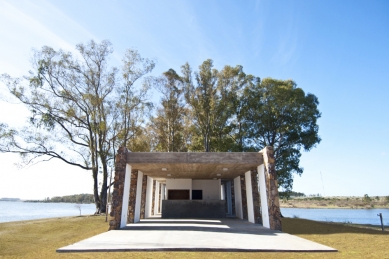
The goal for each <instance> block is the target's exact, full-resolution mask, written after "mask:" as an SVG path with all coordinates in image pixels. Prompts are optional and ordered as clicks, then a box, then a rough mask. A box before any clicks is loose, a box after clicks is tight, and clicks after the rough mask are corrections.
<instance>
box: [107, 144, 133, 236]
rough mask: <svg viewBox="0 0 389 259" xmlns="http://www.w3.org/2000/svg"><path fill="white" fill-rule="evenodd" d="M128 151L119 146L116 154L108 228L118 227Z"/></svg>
mask: <svg viewBox="0 0 389 259" xmlns="http://www.w3.org/2000/svg"><path fill="white" fill-rule="evenodd" d="M128 152H129V151H128V150H127V148H126V147H120V148H119V150H118V153H117V155H116V162H115V182H114V184H113V192H112V209H111V213H110V221H109V230H113V229H119V228H120V222H121V214H122V206H123V204H122V203H123V193H124V181H125V175H126V165H127V153H128Z"/></svg>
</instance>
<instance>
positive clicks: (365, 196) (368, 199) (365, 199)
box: [362, 194, 371, 203]
mask: <svg viewBox="0 0 389 259" xmlns="http://www.w3.org/2000/svg"><path fill="white" fill-rule="evenodd" d="M362 201H363V202H365V203H369V202H371V198H370V197H369V195H367V194H365V195H364V196H363V198H362Z"/></svg>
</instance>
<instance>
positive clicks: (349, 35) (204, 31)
mask: <svg viewBox="0 0 389 259" xmlns="http://www.w3.org/2000/svg"><path fill="white" fill-rule="evenodd" d="M388 13H389V2H388V1H298V0H296V1H245V2H241V1H33V2H32V1H30V2H28V1H1V0H0V73H9V74H11V75H13V76H21V75H23V74H27V72H28V70H29V69H30V63H29V60H30V57H31V49H32V48H40V47H42V46H43V45H48V46H52V47H54V48H56V49H58V48H63V49H66V50H69V51H73V50H74V46H75V45H76V44H77V43H80V42H83V43H85V42H87V41H88V40H90V39H93V40H95V41H101V40H104V39H108V40H110V41H111V42H112V43H113V47H114V49H115V53H114V55H113V56H112V60H111V61H112V63H113V64H115V65H117V66H119V65H120V60H121V57H122V56H123V53H124V51H125V49H126V48H135V49H137V50H138V51H139V52H140V53H141V55H142V56H143V57H147V58H155V59H156V60H157V66H156V68H155V70H154V71H153V74H154V75H160V74H161V73H162V72H164V71H166V70H168V69H169V68H173V69H175V70H177V71H179V70H180V66H181V65H183V64H184V63H185V62H189V63H190V64H191V65H192V67H197V66H198V65H200V64H201V62H203V61H204V60H205V59H208V58H211V59H213V60H214V64H215V67H216V68H218V69H221V68H222V67H223V66H224V65H233V66H234V65H238V64H239V65H242V66H243V68H244V70H245V72H246V73H251V74H254V75H256V76H259V77H261V78H265V77H273V78H277V79H293V80H294V81H295V82H296V83H297V84H298V86H299V87H301V88H302V89H304V91H306V92H310V93H313V94H315V95H316V96H317V97H318V98H319V102H320V105H319V110H320V111H321V112H322V118H321V119H320V120H319V126H320V129H319V134H320V136H321V138H322V142H321V143H320V144H319V145H318V146H317V147H316V148H315V149H313V150H312V151H311V152H309V153H305V152H304V153H303V156H302V159H301V165H302V166H303V167H304V169H305V170H304V173H303V175H302V176H301V177H298V176H296V177H295V183H294V190H295V191H300V192H304V193H306V194H314V193H320V194H322V195H326V196H335V195H342V196H345V195H355V196H356V195H359V196H362V195H364V194H369V195H389V188H388V187H387V186H388V183H389V138H388V135H389V104H388V100H389V81H388V80H387V77H388V75H389V29H388V28H389V15H388ZM0 87H1V88H0V89H1V95H2V98H3V99H4V98H7V96H6V92H5V90H4V86H3V85H0ZM154 100H155V101H158V97H157V96H155V97H154ZM0 109H1V111H2V112H1V113H0V121H2V122H7V123H8V124H10V125H22V124H23V122H24V121H25V120H26V116H27V112H26V110H25V109H23V107H20V105H18V104H9V103H5V102H0ZM17 161H18V158H17V157H15V156H12V155H9V154H0V162H1V164H2V167H1V168H0V183H1V188H0V197H20V198H34V199H41V198H43V197H52V196H56V195H65V194H74V193H85V192H87V193H91V190H92V177H91V173H89V172H84V171H82V170H78V169H76V168H73V167H70V166H66V165H64V164H62V163H60V162H50V163H46V164H45V163H41V164H38V165H36V166H33V167H29V168H25V169H22V170H17V169H16V167H14V166H13V163H14V162H17ZM320 173H321V174H320ZM321 176H322V177H321ZM321 179H323V181H322V180H321ZM16 183H18V184H16Z"/></svg>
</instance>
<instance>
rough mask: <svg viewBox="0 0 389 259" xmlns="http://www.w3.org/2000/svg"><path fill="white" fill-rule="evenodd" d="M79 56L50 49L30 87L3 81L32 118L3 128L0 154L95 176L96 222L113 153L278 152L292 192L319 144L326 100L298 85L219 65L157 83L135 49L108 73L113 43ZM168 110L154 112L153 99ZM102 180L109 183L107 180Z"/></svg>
mask: <svg viewBox="0 0 389 259" xmlns="http://www.w3.org/2000/svg"><path fill="white" fill-rule="evenodd" d="M76 49H77V52H78V53H77V54H73V53H69V52H65V51H63V50H54V49H53V48H50V47H43V48H42V49H41V50H36V51H35V52H34V56H33V57H34V58H33V62H32V71H31V72H30V74H29V75H28V76H26V77H24V78H12V77H11V76H9V75H7V74H3V75H2V76H1V79H2V81H3V82H4V83H5V84H6V85H7V87H8V89H9V91H10V93H11V94H12V95H13V96H14V97H15V98H16V99H17V100H19V101H20V102H21V103H22V104H24V105H25V106H26V107H27V108H28V109H29V110H30V112H31V116H30V119H29V121H28V122H27V123H26V126H25V127H24V128H22V129H15V128H12V127H10V126H8V125H7V124H5V123H1V124H0V151H1V152H11V153H18V154H20V155H21V157H22V159H23V161H24V162H25V163H26V164H29V163H35V162H37V161H41V160H50V159H53V158H55V159H60V160H62V161H63V162H65V163H68V164H71V165H73V166H77V167H80V168H82V169H85V170H89V171H91V173H92V177H93V193H94V202H95V204H96V213H101V212H105V207H106V200H107V196H106V195H107V188H108V175H109V172H110V168H112V167H113V165H114V160H115V150H117V148H118V147H119V146H127V148H128V149H130V150H131V151H132V152H137V151H143V152H150V151H154V152H249V151H259V150H261V149H262V148H263V147H265V146H273V147H274V150H275V158H276V170H277V173H278V183H279V185H280V186H281V187H282V188H283V190H285V191H290V190H291V189H292V185H293V175H294V174H298V175H300V174H301V173H302V172H303V169H302V168H301V167H300V166H299V160H300V156H301V150H305V151H309V150H311V149H312V148H313V147H315V145H316V144H318V143H320V137H319V135H318V125H317V119H318V118H320V112H319V110H318V104H319V102H318V99H317V97H316V96H315V95H313V94H310V93H305V92H304V91H303V90H302V89H301V88H298V87H297V84H296V83H295V82H294V81H292V80H277V79H272V78H265V79H262V80H261V79H260V78H259V77H258V76H254V75H250V74H246V73H245V72H244V70H243V67H242V66H240V65H237V66H230V65H226V66H224V67H222V68H221V69H216V68H215V67H214V65H213V61H212V60H211V59H208V60H205V61H204V62H203V63H202V64H200V65H199V66H198V68H197V69H195V68H193V67H192V66H191V65H190V64H188V63H186V64H183V65H182V66H181V67H180V68H171V69H168V70H167V71H166V72H165V73H163V74H162V75H160V76H153V77H151V76H149V73H150V72H151V71H152V70H153V68H154V66H155V63H154V61H153V60H149V59H145V58H142V57H141V56H140V54H139V53H138V52H137V51H136V50H132V49H129V50H127V52H126V53H125V55H124V57H123V64H122V67H121V68H120V69H119V68H116V67H112V66H111V65H110V64H109V58H110V56H111V55H112V52H113V49H112V46H111V44H110V43H109V42H108V41H103V42H101V43H96V42H94V41H90V42H89V43H87V44H79V45H77V47H76ZM153 92H158V93H159V95H160V96H161V99H160V102H159V103H157V104H153V103H152V102H151V101H150V97H151V94H152V93H153ZM99 173H101V174H99Z"/></svg>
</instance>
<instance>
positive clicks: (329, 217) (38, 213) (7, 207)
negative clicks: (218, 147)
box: [0, 201, 389, 226]
mask: <svg viewBox="0 0 389 259" xmlns="http://www.w3.org/2000/svg"><path fill="white" fill-rule="evenodd" d="M75 205H76V204H74V203H30V202H12V201H0V222H10V221H19V220H31V219H42V218H57V217H67V216H78V215H80V211H79V210H78V208H76V207H75ZM94 212H95V205H94V204H81V214H82V215H91V214H93V213H94ZM281 212H282V215H283V216H285V217H290V218H293V217H299V218H305V219H311V220H317V221H328V222H352V223H355V224H372V225H380V224H381V223H380V218H379V217H378V216H377V214H378V213H382V216H383V218H384V224H385V225H386V226H389V209H369V210H365V209H354V210H353V209H296V208H281Z"/></svg>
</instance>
